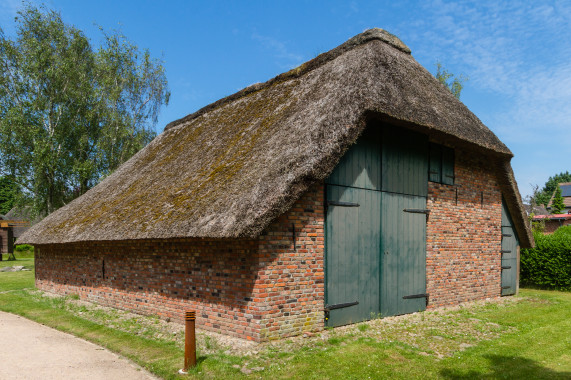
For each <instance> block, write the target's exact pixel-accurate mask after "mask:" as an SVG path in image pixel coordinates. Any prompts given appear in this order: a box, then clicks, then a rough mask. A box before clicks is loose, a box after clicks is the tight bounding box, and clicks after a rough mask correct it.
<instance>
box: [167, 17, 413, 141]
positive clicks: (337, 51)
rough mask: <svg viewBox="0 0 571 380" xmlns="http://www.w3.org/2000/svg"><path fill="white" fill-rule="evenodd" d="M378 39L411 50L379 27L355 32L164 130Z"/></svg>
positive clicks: (169, 124) (312, 68) (293, 76)
mask: <svg viewBox="0 0 571 380" xmlns="http://www.w3.org/2000/svg"><path fill="white" fill-rule="evenodd" d="M373 40H378V41H382V42H384V43H386V44H388V45H390V46H392V47H394V48H395V49H398V50H400V51H402V52H403V53H406V54H409V55H410V54H411V51H410V49H409V47H408V46H406V45H405V44H404V43H403V42H402V41H401V40H400V39H399V38H398V37H397V36H395V35H394V34H392V33H390V32H387V31H386V30H384V29H381V28H372V29H368V30H366V31H364V32H363V33H360V34H357V35H356V36H354V37H352V38H350V39H349V40H347V41H345V42H344V43H343V44H341V45H339V46H337V47H336V48H333V49H331V50H329V51H327V52H325V53H322V54H320V55H318V56H317V57H315V58H313V59H311V60H309V61H307V62H304V63H302V64H301V65H299V66H298V67H296V68H294V69H291V70H290V71H286V72H285V73H282V74H279V75H277V76H276V77H274V78H272V79H270V80H268V81H266V82H263V83H255V84H253V85H250V86H248V87H246V88H244V89H242V90H240V91H238V92H236V93H234V94H232V95H229V96H226V97H224V98H222V99H219V100H217V101H216V102H214V103H210V104H209V105H207V106H204V107H202V108H201V109H199V110H198V111H196V112H194V113H191V114H189V115H187V116H185V117H182V118H180V119H177V120H174V121H171V122H170V123H168V124H167V125H166V127H165V129H164V130H165V131H167V130H169V129H172V128H174V127H176V126H178V125H180V124H182V123H185V122H188V121H190V120H193V119H196V118H197V117H199V116H201V115H203V114H205V113H207V112H209V111H211V110H213V109H215V108H218V107H220V106H222V105H223V104H226V103H230V102H232V101H234V100H236V99H239V98H241V97H243V96H246V95H248V94H251V93H252V92H256V91H260V90H262V89H265V88H267V87H269V86H271V85H273V84H275V83H278V82H285V81H287V80H290V79H293V78H298V77H300V76H302V75H304V74H306V73H308V72H310V71H312V70H314V69H316V68H318V67H321V66H323V65H324V64H326V63H327V62H330V61H332V60H334V59H335V58H337V57H339V56H340V55H342V54H344V53H346V52H347V51H349V50H353V49H354V48H356V47H358V46H361V45H363V44H366V43H367V42H370V41H373Z"/></svg>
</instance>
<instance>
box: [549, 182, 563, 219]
mask: <svg viewBox="0 0 571 380" xmlns="http://www.w3.org/2000/svg"><path fill="white" fill-rule="evenodd" d="M564 209H565V204H564V203H563V196H562V195H561V188H560V187H559V186H557V189H555V195H554V196H553V202H551V213H552V214H561V213H562V212H563V210H564Z"/></svg>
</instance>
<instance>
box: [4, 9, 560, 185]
mask: <svg viewBox="0 0 571 380" xmlns="http://www.w3.org/2000/svg"><path fill="white" fill-rule="evenodd" d="M33 3H36V4H39V3H40V2H37V1H33ZM44 3H45V4H46V5H47V6H48V7H49V8H51V9H55V10H57V11H59V12H60V13H61V15H62V17H63V19H64V21H65V22H66V23H68V24H73V25H75V26H76V27H78V28H80V29H82V30H83V31H84V32H85V33H86V35H87V36H88V37H89V38H91V39H92V41H93V42H94V43H95V44H97V43H98V42H99V38H100V36H101V34H100V32H99V30H98V28H97V26H96V25H101V26H102V27H103V28H104V29H119V30H121V31H122V32H123V34H124V35H126V36H127V38H129V39H130V40H131V41H133V42H134V43H136V44H137V45H138V46H139V47H140V48H148V49H149V50H150V51H151V54H152V55H153V56H154V57H162V58H163V60H164V64H165V68H166V73H167V78H168V81H169V87H170V90H171V93H172V95H171V102H170V104H169V106H168V107H166V108H163V110H162V112H161V115H160V118H159V123H158V125H157V127H156V129H157V132H161V131H162V129H163V128H164V126H165V125H166V124H167V123H168V122H170V121H173V120H175V119H178V118H180V117H183V116H185V115H187V114H189V113H192V112H194V111H196V110H198V109H199V108H201V107H203V106H205V105H207V104H209V103H212V102H214V101H216V100H218V99H220V98H222V97H224V96H227V95H230V94H232V93H234V92H236V91H238V90H240V89H242V88H244V87H246V86H248V85H250V84H253V83H256V82H264V81H266V80H268V79H270V78H272V77H274V76H276V75H277V74H280V73H282V72H284V71H287V70H289V69H291V68H293V67H296V66H298V65H299V64H301V63H303V62H305V61H307V60H309V59H312V58H314V57H315V56H317V55H318V54H320V53H323V52H325V51H327V50H330V49H332V48H334V47H336V46H337V45H339V44H341V43H343V42H344V41H346V40H347V39H349V38H350V37H352V36H354V35H356V34H358V33H361V32H363V31H364V30H366V29H369V28H372V27H379V28H383V29H386V30H388V31H390V32H391V33H393V34H396V35H397V36H398V37H399V38H400V39H401V40H402V41H403V42H404V43H405V44H407V45H408V46H409V47H410V48H411V50H412V55H413V56H414V57H415V59H416V60H417V61H418V62H420V64H422V65H423V66H424V67H425V68H427V69H428V70H429V71H430V72H432V73H434V72H435V70H436V68H435V63H436V61H437V60H438V61H440V62H442V64H443V65H444V66H445V67H446V68H447V69H449V70H450V71H451V72H453V73H455V74H463V75H465V76H467V77H469V81H468V82H466V83H465V88H464V90H463V92H462V97H461V100H462V101H463V102H464V103H465V104H466V105H467V106H468V108H470V109H471V110H472V112H474V113H475V114H476V116H478V117H479V118H480V119H481V120H482V121H483V122H484V124H486V125H487V126H488V127H489V128H490V129H491V130H492V131H494V133H496V134H497V135H498V137H499V138H500V139H501V140H502V141H503V142H504V143H505V144H506V145H507V146H508V147H509V148H510V149H511V150H512V152H513V153H514V154H515V157H514V159H513V160H512V166H513V168H514V172H515V175H516V179H517V181H518V184H519V188H520V191H521V193H522V195H523V196H525V195H527V194H529V193H531V186H530V184H538V185H540V186H542V185H543V184H544V183H545V181H546V180H547V178H548V177H549V176H551V175H553V174H556V173H559V172H562V171H566V170H570V171H571V1H505V2H501V1H489V2H487V1H474V2H471V1H440V0H437V1H369V2H364V1H322V2H320V1H294V0H290V1H243V2H238V1H235V2H232V1H204V2H198V1H168V0H163V1H146V0H137V1H130V0H114V1H109V0H98V1H88V0H84V1H77V0H49V1H45V2H44ZM19 8H21V2H20V1H16V0H0V26H1V27H2V28H3V29H4V31H5V32H6V33H7V34H9V35H12V34H13V33H14V22H13V18H14V16H16V11H17V10H18V9H19Z"/></svg>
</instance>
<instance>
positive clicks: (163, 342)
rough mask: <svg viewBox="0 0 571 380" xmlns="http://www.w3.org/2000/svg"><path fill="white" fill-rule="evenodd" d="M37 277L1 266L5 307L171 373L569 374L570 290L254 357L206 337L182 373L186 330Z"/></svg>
mask: <svg viewBox="0 0 571 380" xmlns="http://www.w3.org/2000/svg"><path fill="white" fill-rule="evenodd" d="M7 265H10V266H11V265H24V266H26V267H30V268H33V259H32V258H25V257H18V261H10V262H7V261H2V262H0V267H1V266H7ZM33 277H34V274H33V271H31V272H13V273H10V272H0V310H3V311H7V312H11V313H14V314H19V315H22V316H24V317H26V318H29V319H32V320H35V321H38V322H40V323H43V324H46V325H48V326H52V327H55V328H57V329H59V330H63V331H67V332H70V333H72V334H74V335H77V336H80V337H82V338H85V339H87V340H90V341H92V342H95V343H97V344H100V345H102V346H105V347H108V348H110V349H111V350H113V351H115V352H118V353H120V354H122V355H123V356H125V357H128V358H130V359H132V360H133V361H135V362H137V363H138V364H140V365H142V366H143V367H145V368H147V369H148V370H150V371H151V372H153V373H155V374H156V375H158V376H160V377H163V378H167V379H175V378H193V379H194V378H196V379H203V378H249V377H251V378H264V379H276V378H282V379H297V378H303V379H329V378H330V379H333V378H343V379H367V378H371V379H379V378H381V379H382V378H391V379H410V378H422V379H432V378H434V379H474V378H481V379H571V293H569V292H567V293H565V292H556V291H540V290H530V289H523V290H521V293H520V296H518V297H506V298H502V299H501V300H500V301H497V300H496V301H493V302H477V303H472V304H469V305H466V306H464V307H459V308H453V309H448V310H435V311H428V312H424V313H416V314H413V315H407V316H401V317H392V318H384V319H377V320H373V321H370V322H366V323H360V324H356V325H352V326H346V327H342V328H337V329H332V330H326V331H324V332H323V333H320V334H316V335H315V336H313V337H308V338H303V337H298V338H292V339H286V340H283V341H280V342H279V343H269V344H264V345H259V346H256V348H255V350H252V351H251V352H249V354H246V353H245V352H240V351H236V350H233V349H231V348H227V347H224V346H222V345H217V344H216V343H213V342H212V341H210V340H209V339H206V340H204V339H203V340H202V341H200V342H199V346H198V349H199V354H198V362H199V364H198V366H197V367H196V368H195V369H193V370H192V371H191V372H190V374H189V375H188V376H180V375H178V374H177V371H178V369H180V368H181V365H182V362H183V344H182V339H181V338H182V337H181V336H180V334H179V335H176V333H174V334H157V333H156V332H153V326H154V325H155V324H156V325H157V326H158V325H159V321H158V320H156V318H155V319H153V317H140V316H139V317H137V318H133V319H125V318H123V319H117V314H118V312H115V311H112V310H101V309H100V308H92V307H90V306H86V305H83V304H81V303H80V302H79V301H77V300H76V299H75V298H76V297H45V296H43V295H42V293H41V292H38V291H36V290H33ZM143 322H144V323H143Z"/></svg>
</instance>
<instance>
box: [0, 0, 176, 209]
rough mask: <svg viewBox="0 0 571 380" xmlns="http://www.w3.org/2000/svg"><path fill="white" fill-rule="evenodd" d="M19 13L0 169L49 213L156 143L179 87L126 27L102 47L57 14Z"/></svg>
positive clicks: (2, 116)
mask: <svg viewBox="0 0 571 380" xmlns="http://www.w3.org/2000/svg"><path fill="white" fill-rule="evenodd" d="M18 15H19V16H18V17H17V18H16V37H15V39H13V40H12V39H10V38H8V37H7V36H6V35H5V34H4V32H3V30H2V29H1V28H0V175H8V174H9V175H12V176H13V178H14V180H15V183H16V184H17V186H18V187H19V188H20V189H21V191H22V194H23V196H22V197H20V198H19V199H20V201H19V203H20V206H23V205H28V206H31V207H30V210H31V211H32V213H33V214H35V215H38V214H40V215H41V214H44V215H45V214H49V213H51V212H52V211H54V210H56V209H57V208H59V207H61V206H63V205H64V204H66V203H68V202H69V201H71V200H72V199H74V198H76V197H77V196H79V195H81V194H83V193H85V192H86V191H87V190H89V189H90V188H91V187H93V186H94V185H95V184H96V183H98V182H99V181H100V180H101V178H103V177H104V176H106V175H108V174H109V173H111V172H112V171H113V170H114V169H116V168H117V167H118V166H119V165H120V164H121V163H123V162H124V161H126V160H127V159H129V158H130V157H131V156H132V155H133V154H134V153H135V152H137V151H138V150H140V149H141V148H142V147H144V146H145V145H146V144H148V143H149V142H150V141H151V140H152V139H153V138H154V137H155V132H154V126H155V124H156V122H157V117H158V114H159V111H160V108H161V106H162V105H167V104H168V100H169V96H170V93H169V91H168V86H167V80H166V76H165V73H164V68H163V66H162V62H161V61H160V60H156V59H152V58H151V56H150V54H149V52H148V51H143V52H141V51H139V49H138V48H137V47H136V46H135V45H134V44H132V43H131V42H129V41H128V40H127V39H126V38H125V37H124V36H122V35H121V34H120V33H119V32H111V33H103V37H104V38H103V40H104V42H103V43H102V45H101V46H100V47H98V48H97V49H94V48H93V47H92V45H91V43H90V41H89V39H88V38H87V37H86V36H85V35H84V33H83V32H82V31H80V30H78V29H77V28H75V27H73V26H70V25H66V24H65V23H64V22H63V20H62V19H61V16H60V14H59V13H57V12H54V11H51V10H48V9H46V8H44V7H42V8H36V7H34V6H33V5H30V4H27V5H25V6H24V8H23V10H22V11H20V12H18Z"/></svg>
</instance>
